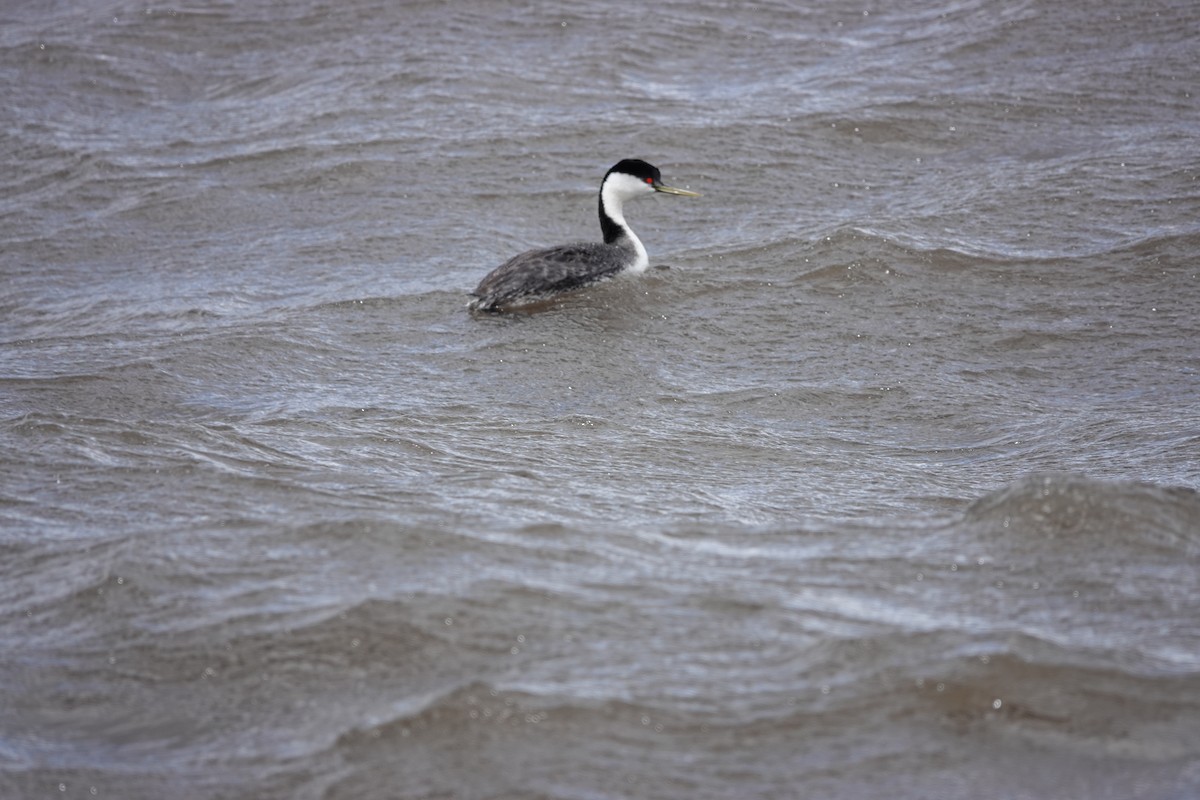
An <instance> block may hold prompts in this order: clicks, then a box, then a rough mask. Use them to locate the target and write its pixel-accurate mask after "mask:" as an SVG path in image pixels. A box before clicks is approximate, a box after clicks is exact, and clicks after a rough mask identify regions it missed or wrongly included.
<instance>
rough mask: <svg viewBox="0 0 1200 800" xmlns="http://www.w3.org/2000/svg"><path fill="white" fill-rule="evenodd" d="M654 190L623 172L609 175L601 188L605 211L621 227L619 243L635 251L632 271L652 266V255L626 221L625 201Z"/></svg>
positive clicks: (630, 268) (642, 270)
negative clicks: (648, 253) (647, 251)
mask: <svg viewBox="0 0 1200 800" xmlns="http://www.w3.org/2000/svg"><path fill="white" fill-rule="evenodd" d="M653 192H654V189H652V188H650V186H649V185H648V184H645V183H643V182H642V181H640V180H638V179H637V178H635V177H633V176H632V175H623V174H621V173H614V174H612V175H609V176H608V179H607V180H606V181H604V186H603V187H601V189H600V203H601V205H602V206H603V207H604V213H605V214H607V215H608V218H609V219H610V220H612V222H613V224H614V225H616V226H617V227H618V228H619V229H620V232H621V239H623V240H624V241H619V242H618V243H619V244H621V245H624V246H625V247H628V248H630V249H632V250H633V251H634V254H635V259H634V262H633V264H631V265H630V266H629V267H628V269H629V270H630V271H631V272H645V271H646V268H647V267H648V266H650V256H649V255H647V253H646V247H645V245H643V244H642V240H641V239H639V238H638V237H637V234H635V233H634V232H633V229H632V228H630V227H629V223H628V222H626V221H625V208H624V206H625V201H626V200H631V199H633V198H634V197H641V196H642V195H645V194H652V193H653Z"/></svg>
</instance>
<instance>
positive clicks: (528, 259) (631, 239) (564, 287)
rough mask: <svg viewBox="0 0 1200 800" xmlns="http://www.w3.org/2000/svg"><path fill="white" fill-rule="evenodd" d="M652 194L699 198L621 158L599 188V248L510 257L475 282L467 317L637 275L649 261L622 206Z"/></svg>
mask: <svg viewBox="0 0 1200 800" xmlns="http://www.w3.org/2000/svg"><path fill="white" fill-rule="evenodd" d="M653 192H663V193H664V194H678V195H682V196H684V197H700V193H699V192H689V191H688V190H686V189H676V188H674V187H671V186H664V185H663V182H662V175H661V173H659V171H658V168H657V167H654V166H651V165H650V164H647V163H646V162H645V161H639V160H637V159H631V158H627V159H625V160H624V161H621V162H618V163H617V165H616V166H614V167H613V168H612V169H610V170H609V171H608V172H607V173H605V175H604V180H603V181H601V182H600V230H601V231H602V232H603V233H604V242H603V244H601V243H599V242H579V243H577V244H563V245H559V246H558V247H548V248H546V249H544V250H530V251H529V252H527V253H521V254H520V255H518V256H513V257H512V258H510V259H509V260H508V261H506V262H505V263H503V264H501V265H500V266H498V267H496V268H495V269H494V270H492V271H491V272H490V273H488V276H487V277H486V278H484V279H483V280H482V281H480V282H479V286H477V287H476V288H475V291H473V292H471V295H472V297H473V298H474V299H472V300H471V302H470V303H469V304H468V308H470V309H471V310H472V311H503V310H504V309H505V308H507V307H510V306H515V305H520V304H522V303H527V302H532V301H536V300H543V299H546V298H548V297H550V296H552V295H557V294H562V293H563V292H569V291H571V290H573V289H578V288H580V287H582V286H587V285H588V284H590V283H595V282H596V281H599V280H603V279H604V278H611V277H612V276H614V275H617V274H618V273H621V272H626V271H629V272H643V271H645V269H646V267H647V266H649V264H650V260H649V258H648V257H647V255H646V248H645V247H644V246H642V243H641V241H640V240H639V239H638V237H637V236H636V235H635V234H634V232H633V231H632V230H630V228H629V225H628V223H626V222H625V215H624V213H622V207H623V206H624V203H625V201H626V200H632V199H633V198H635V197H641V196H642V195H645V194H651V193H653Z"/></svg>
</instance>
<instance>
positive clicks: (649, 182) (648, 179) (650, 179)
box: [646, 178, 654, 186]
mask: <svg viewBox="0 0 1200 800" xmlns="http://www.w3.org/2000/svg"><path fill="white" fill-rule="evenodd" d="M646 183H648V184H650V185H651V186H653V185H654V178H646Z"/></svg>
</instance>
